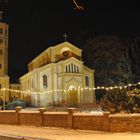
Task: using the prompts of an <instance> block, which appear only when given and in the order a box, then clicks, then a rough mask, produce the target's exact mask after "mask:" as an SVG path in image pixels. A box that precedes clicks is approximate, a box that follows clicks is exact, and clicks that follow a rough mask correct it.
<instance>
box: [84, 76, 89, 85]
mask: <svg viewBox="0 0 140 140" xmlns="http://www.w3.org/2000/svg"><path fill="white" fill-rule="evenodd" d="M85 86H86V87H89V77H88V76H85Z"/></svg>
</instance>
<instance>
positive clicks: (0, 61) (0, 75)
mask: <svg viewBox="0 0 140 140" xmlns="http://www.w3.org/2000/svg"><path fill="white" fill-rule="evenodd" d="M7 71H8V25H7V24H6V23H2V22H0V89H2V88H9V76H8V75H7V74H8V72H7ZM0 99H2V100H6V101H8V100H9V92H7V91H6V93H4V91H0Z"/></svg>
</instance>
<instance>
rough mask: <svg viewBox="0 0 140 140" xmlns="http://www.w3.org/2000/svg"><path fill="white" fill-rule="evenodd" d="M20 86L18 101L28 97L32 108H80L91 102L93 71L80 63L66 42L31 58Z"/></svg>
mask: <svg viewBox="0 0 140 140" xmlns="http://www.w3.org/2000/svg"><path fill="white" fill-rule="evenodd" d="M20 83H21V90H22V91H23V93H22V98H23V99H28V100H29V98H30V101H31V104H32V105H34V106H39V107H47V106H58V105H59V106H71V107H72V106H75V107H76V106H77V107H78V106H80V107H81V106H84V105H93V104H94V103H95V92H94V90H93V89H94V70H92V69H90V68H89V67H87V66H85V65H84V64H83V61H82V50H81V49H79V48H77V47H76V46H74V45H72V44H71V43H69V42H67V41H65V42H63V43H61V44H58V45H55V46H51V47H49V48H48V49H46V50H45V51H44V52H42V53H41V54H40V55H38V56H37V57H36V58H34V59H33V60H32V61H31V62H30V63H29V64H28V73H26V74H25V75H23V76H22V77H20Z"/></svg>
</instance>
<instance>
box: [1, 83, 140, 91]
mask: <svg viewBox="0 0 140 140" xmlns="http://www.w3.org/2000/svg"><path fill="white" fill-rule="evenodd" d="M138 85H140V82H138V83H137V84H128V85H124V86H114V87H104V86H102V87H100V86H98V87H97V88H89V87H85V88H82V87H77V88H70V89H67V90H66V89H64V90H63V89H54V90H48V91H42V92H41V91H39V92H36V91H30V90H27V91H23V90H16V89H9V88H2V89H0V91H9V92H15V93H21V94H47V93H53V92H65V93H66V92H69V91H73V90H76V91H77V90H81V91H83V90H90V91H91V90H93V91H95V90H100V89H102V90H107V91H108V90H113V89H120V90H122V89H123V88H124V89H126V88H127V87H131V86H138Z"/></svg>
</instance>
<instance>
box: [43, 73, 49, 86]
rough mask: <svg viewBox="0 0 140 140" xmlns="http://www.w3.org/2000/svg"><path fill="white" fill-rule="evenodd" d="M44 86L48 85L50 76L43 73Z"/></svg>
mask: <svg viewBox="0 0 140 140" xmlns="http://www.w3.org/2000/svg"><path fill="white" fill-rule="evenodd" d="M43 87H48V77H47V75H43Z"/></svg>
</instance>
